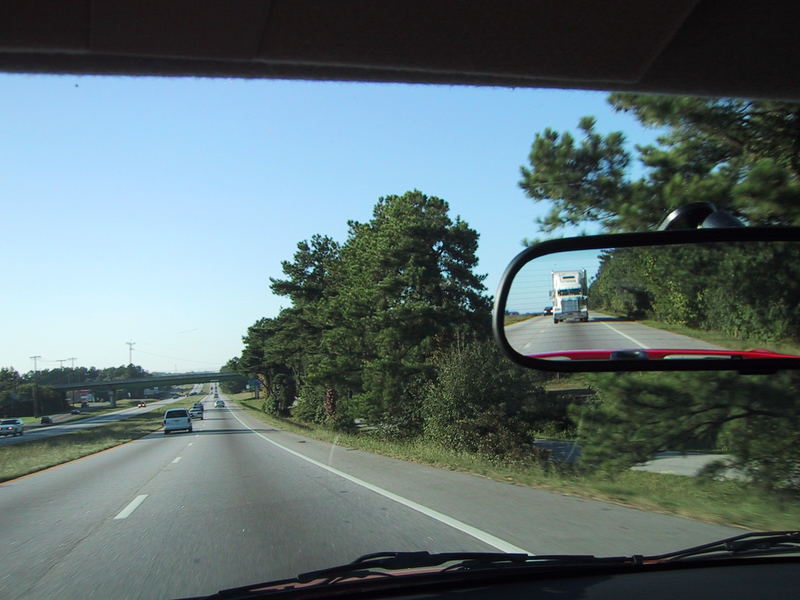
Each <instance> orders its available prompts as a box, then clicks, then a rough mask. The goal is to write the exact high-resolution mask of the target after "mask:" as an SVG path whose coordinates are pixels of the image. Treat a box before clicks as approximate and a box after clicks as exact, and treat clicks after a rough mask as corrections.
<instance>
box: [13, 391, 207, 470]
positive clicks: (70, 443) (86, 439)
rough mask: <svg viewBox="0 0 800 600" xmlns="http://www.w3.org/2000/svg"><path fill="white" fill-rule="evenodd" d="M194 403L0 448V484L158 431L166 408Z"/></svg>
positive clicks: (171, 405)
mask: <svg viewBox="0 0 800 600" xmlns="http://www.w3.org/2000/svg"><path fill="white" fill-rule="evenodd" d="M194 401H195V400H194V398H192V399H191V400H189V399H187V400H181V401H179V402H175V403H173V404H170V405H168V406H166V407H163V408H156V409H154V410H151V411H149V412H146V413H141V414H137V415H134V416H131V417H128V418H127V419H124V420H122V421H114V422H111V423H108V424H106V425H100V426H97V427H92V428H89V429H78V430H76V431H73V432H71V433H65V434H64V435H57V436H54V437H50V438H46V439H43V440H35V441H30V442H21V443H17V444H8V445H3V446H2V447H0V481H8V480H9V479H15V478H17V477H22V476H23V475H28V474H30V473H35V472H36V471H41V470H42V469H47V468H48V467H53V466H56V465H60V464H62V463H65V462H69V461H71V460H75V459H76V458H81V457H83V456H88V455H89V454H94V453H95V452H100V451H101V450H106V449H108V448H113V447H114V446H119V445H120V444H124V443H126V442H129V441H131V440H135V439H137V438H140V437H143V436H145V435H147V434H149V433H152V432H154V431H157V430H158V429H160V428H161V419H162V417H163V415H164V411H165V410H166V409H167V408H187V407H189V406H191V405H192V404H194Z"/></svg>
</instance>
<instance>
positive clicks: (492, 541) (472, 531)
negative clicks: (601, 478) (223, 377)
mask: <svg viewBox="0 0 800 600" xmlns="http://www.w3.org/2000/svg"><path fill="white" fill-rule="evenodd" d="M231 414H232V415H233V417H234V418H235V419H236V420H237V421H239V423H241V424H242V425H244V426H245V427H247V429H249V430H250V431H252V432H253V433H255V434H256V435H257V436H258V437H260V438H261V439H263V440H264V441H265V442H269V443H270V444H272V445H273V446H277V447H278V448H280V449H281V450H284V451H285V452H288V453H289V454H292V455H294V456H296V457H297V458H300V459H302V460H304V461H306V462H309V463H311V464H312V465H315V466H317V467H319V468H321V469H325V470H326V471H328V472H329V473H333V474H334V475H338V476H339V477H341V478H342V479H346V480H347V481H349V482H351V483H355V484H356V485H360V486H361V487H363V488H366V489H368V490H370V491H371V492H375V493H376V494H380V495H381V496H383V497H384V498H388V499H389V500H392V501H394V502H397V503H398V504H402V505H403V506H405V507H407V508H410V509H411V510H415V511H417V512H418V513H422V514H423V515H425V516H426V517H430V518H431V519H435V520H437V521H439V522H440V523H444V524H445V525H449V526H450V527H452V528H453V529H457V530H459V531H461V532H463V533H466V534H467V535H470V536H472V537H474V538H475V539H477V540H480V541H481V542H483V543H485V544H488V545H489V546H493V547H494V548H497V549H498V550H501V551H502V552H512V553H515V554H532V553H531V552H528V551H527V550H525V549H524V548H520V547H519V546H515V545H514V544H511V543H509V542H507V541H505V540H502V539H500V538H499V537H496V536H494V535H492V534H491V533H487V532H486V531H482V530H481V529H478V528H477V527H473V526H472V525H467V524H466V523H463V522H462V521H459V520H458V519H454V518H453V517H450V516H448V515H446V514H444V513H440V512H439V511H438V510H434V509H432V508H428V507H427V506H424V505H422V504H419V503H417V502H414V501H413V500H409V499H408V498H403V497H402V496H398V495H397V494H394V493H392V492H390V491H388V490H384V489H383V488H380V487H378V486H377V485H373V484H371V483H367V482H366V481H364V480H362V479H359V478H358V477H354V476H352V475H350V474H348V473H345V472H344V471H340V470H339V469H334V468H333V467H331V466H328V465H326V464H325V463H321V462H319V461H318V460H314V459H313V458H309V457H308V456H305V455H303V454H300V453H299V452H297V451H295V450H291V449H290V448H287V447H286V446H284V445H283V444H279V443H278V442H276V441H274V440H271V439H269V438H268V437H266V436H265V435H262V434H261V433H259V432H258V431H255V430H254V429H253V428H252V427H250V426H249V425H247V424H246V423H245V422H244V421H242V420H241V419H240V418H239V417H238V415H237V414H236V413H235V412H233V411H231Z"/></svg>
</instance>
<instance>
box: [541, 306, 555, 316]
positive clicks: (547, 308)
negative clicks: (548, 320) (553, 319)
mask: <svg viewBox="0 0 800 600" xmlns="http://www.w3.org/2000/svg"><path fill="white" fill-rule="evenodd" d="M542 312H543V313H544V314H546V315H552V314H553V307H552V306H545V307H544V310H543V311H542Z"/></svg>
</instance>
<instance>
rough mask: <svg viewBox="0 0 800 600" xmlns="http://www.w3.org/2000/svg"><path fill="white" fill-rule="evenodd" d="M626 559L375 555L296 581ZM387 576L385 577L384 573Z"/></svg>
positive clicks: (495, 554) (476, 554)
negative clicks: (441, 568)
mask: <svg viewBox="0 0 800 600" xmlns="http://www.w3.org/2000/svg"><path fill="white" fill-rule="evenodd" d="M624 560H630V559H629V558H626V557H609V558H597V557H595V556H593V555H591V554H539V555H532V554H511V553H505V552H440V553H435V554H431V553H430V552H377V553H374V554H367V555H365V556H362V557H360V558H357V559H356V560H354V561H353V562H351V563H347V564H344V565H338V566H336V567H330V568H327V569H321V570H319V571H309V572H308V573H301V574H300V575H298V576H297V580H298V581H299V582H309V581H315V580H318V579H326V580H333V579H338V578H340V577H358V576H359V575H361V574H363V575H374V574H375V573H374V572H372V571H371V570H372V569H385V570H388V571H398V570H404V569H417V568H423V567H436V566H440V565H445V564H447V563H455V564H452V565H450V566H448V567H447V570H448V571H451V570H469V569H479V568H487V567H502V566H520V565H533V564H547V565H555V564H557V565H562V564H585V563H590V562H591V563H594V562H598V561H600V562H619V561H624ZM387 575H388V574H387Z"/></svg>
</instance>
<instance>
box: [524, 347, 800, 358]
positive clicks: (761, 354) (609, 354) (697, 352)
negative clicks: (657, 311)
mask: <svg viewBox="0 0 800 600" xmlns="http://www.w3.org/2000/svg"><path fill="white" fill-rule="evenodd" d="M528 356H529V357H530V358H543V359H564V360H637V359H638V360H647V359H659V358H671V357H675V358H677V357H686V358H691V357H694V356H707V357H714V358H716V357H719V358H732V359H739V358H741V359H752V358H800V356H798V355H796V354H780V353H777V352H772V351H771V350H764V349H754V350H703V349H697V348H694V349H687V348H635V349H630V350H560V351H558V352H543V353H540V354H529V355H528Z"/></svg>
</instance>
